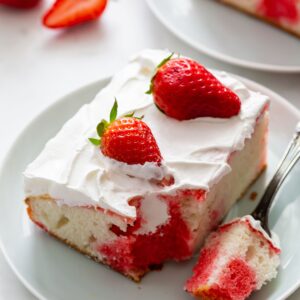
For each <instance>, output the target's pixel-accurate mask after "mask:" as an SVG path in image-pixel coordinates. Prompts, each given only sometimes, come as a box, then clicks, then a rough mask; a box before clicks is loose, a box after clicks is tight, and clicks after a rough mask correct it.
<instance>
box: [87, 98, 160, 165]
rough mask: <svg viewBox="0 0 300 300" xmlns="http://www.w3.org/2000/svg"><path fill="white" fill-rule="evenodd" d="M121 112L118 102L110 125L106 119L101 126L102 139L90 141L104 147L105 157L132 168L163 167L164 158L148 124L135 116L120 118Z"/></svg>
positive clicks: (99, 127) (102, 148)
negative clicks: (153, 164)
mask: <svg viewBox="0 0 300 300" xmlns="http://www.w3.org/2000/svg"><path fill="white" fill-rule="evenodd" d="M117 111H118V103H117V101H115V103H114V106H113V108H112V110H111V112H110V122H107V121H106V120H102V121H101V122H100V123H99V124H98V125H97V133H98V135H99V137H100V139H95V138H90V139H89V140H90V142H91V143H92V144H94V145H95V146H100V149H101V151H102V153H103V155H105V156H108V157H110V158H112V159H115V160H118V161H121V162H124V163H127V164H129V165H133V164H141V165H143V164H145V163H146V162H155V163H158V164H160V163H161V161H162V156H161V154H160V150H159V148H158V145H157V143H156V140H155V138H154V136H153V134H152V132H151V129H150V128H149V127H148V125H147V124H146V123H145V122H143V121H142V120H141V118H136V117H134V116H133V114H131V115H128V116H125V117H121V118H119V119H116V117H117Z"/></svg>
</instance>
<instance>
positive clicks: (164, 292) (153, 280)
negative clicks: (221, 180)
mask: <svg viewBox="0 0 300 300" xmlns="http://www.w3.org/2000/svg"><path fill="white" fill-rule="evenodd" d="M107 82H108V79H105V80H102V81H99V82H96V83H93V84H91V85H89V86H86V87H83V88H81V89H79V90H77V91H75V92H73V93H72V94H70V95H67V96H66V97H64V98H62V99H61V100H59V101H58V102H56V103H55V104H54V105H52V106H50V107H49V108H48V109H47V110H45V111H44V112H43V113H41V114H40V115H39V116H38V117H37V118H35V119H34V120H33V121H32V122H31V124H29V125H28V126H27V128H25V130H24V131H23V133H22V134H21V135H20V136H19V137H18V138H17V140H16V142H15V144H14V145H13V147H12V148H11V150H10V151H9V153H8V155H7V157H6V159H5V161H4V165H3V167H2V171H1V172H0V194H1V202H0V240H1V244H2V249H3V252H4V255H5V257H6V259H7V260H8V262H9V264H10V265H11V267H12V268H13V270H14V272H15V273H16V274H17V276H18V277H19V278H20V280H21V281H22V282H23V283H24V284H25V285H26V286H27V288H28V289H29V290H30V291H31V292H32V293H33V294H35V295H36V296H37V297H39V298H41V299H51V300H52V299H55V300H58V299H59V300H62V299H64V300H66V299H72V300H77V299H78V300H82V299H89V300H93V299H97V300H99V299H103V300H106V299H110V300H114V299H118V300H119V299H124V300H125V299H128V300H129V299H130V300H137V299H141V298H143V299H144V300H150V299H151V300H152V299H164V300H177V299H178V300H179V299H191V298H190V296H188V295H187V294H186V293H185V292H183V289H182V287H183V284H184V282H185V280H186V279H187V278H188V277H189V276H190V274H191V270H192V266H193V264H194V263H195V259H194V260H193V261H190V262H184V263H180V264H176V263H167V264H166V265H165V267H164V268H163V270H162V271H160V272H152V273H150V274H148V275H147V276H145V278H144V279H143V281H142V283H140V284H136V283H134V282H132V281H130V280H129V279H127V278H125V277H123V276H122V275H120V274H118V273H116V272H114V271H112V270H110V269H108V268H107V267H105V266H103V265H99V264H97V263H95V262H92V261H91V260H89V259H87V258H86V257H85V256H83V255H81V254H79V253H77V252H75V251H74V250H71V249H69V248H68V247H66V246H65V245H63V244H62V243H60V242H58V241H57V240H55V239H53V238H51V237H49V236H48V235H47V234H45V233H44V232H42V231H41V230H39V229H38V228H36V227H35V226H34V225H33V224H32V223H31V222H30V221H29V219H28V217H27V215H26V212H25V205H24V203H23V201H22V199H23V191H22V171H23V170H24V169H25V167H26V165H27V164H28V163H29V162H30V161H32V160H33V159H34V158H35V157H36V155H37V154H38V153H39V152H40V151H41V149H42V148H43V145H44V144H45V142H46V141H47V140H48V139H49V138H50V137H52V136H53V135H54V134H55V133H56V132H57V131H58V130H59V128H60V127H61V125H62V124H63V123H64V122H65V121H66V120H68V118H70V117H71V116H72V115H73V114H74V113H75V112H76V111H77V110H78V108H79V107H80V106H81V105H83V104H84V103H87V102H89V101H91V99H92V98H93V96H94V95H95V94H96V92H97V91H98V90H99V89H101V88H102V87H103V86H104V85H105V84H106V83H107ZM244 82H245V83H246V84H247V85H248V86H249V87H250V88H252V89H254V90H258V91H261V92H263V93H265V94H267V95H269V96H270V98H271V99H272V109H271V128H270V159H269V162H270V167H269V169H268V172H267V174H265V175H264V176H262V177H261V178H260V179H259V181H258V182H257V183H256V185H255V186H254V187H252V189H251V190H252V191H253V190H255V191H258V192H259V193H260V194H261V191H262V189H263V188H264V186H265V180H266V177H267V176H270V174H271V173H272V170H273V169H274V167H275V164H276V162H277V161H278V159H279V157H280V156H281V154H282V152H283V150H284V148H285V147H286V145H287V143H288V141H289V139H290V137H291V135H292V132H293V130H294V127H295V124H296V122H297V121H298V120H300V114H299V112H298V111H297V110H296V109H295V108H294V107H293V106H291V105H290V104H289V103H288V102H287V101H285V100H284V99H282V98H281V97H280V96H278V95H276V94H274V93H273V92H271V91H270V90H268V89H266V88H263V87H262V86H259V85H258V84H256V83H253V82H250V81H248V80H244ZM266 175H267V176H266ZM299 176H300V168H299V167H298V168H296V169H295V170H294V171H293V173H292V174H291V176H290V177H289V178H288V180H287V181H286V184H285V185H284V187H283V188H282V190H281V193H280V194H279V195H278V197H277V201H276V203H275V206H274V208H273V210H272V215H271V225H272V227H274V229H275V231H276V232H277V233H278V234H279V236H280V238H281V241H282V245H283V254H282V266H281V268H280V272H279V276H278V278H277V279H276V280H274V281H272V283H270V284H268V285H267V286H266V287H264V288H263V289H262V290H261V291H260V292H258V293H256V294H255V295H253V297H252V298H251V299H252V300H254V299H256V300H262V299H268V300H279V299H284V298H285V297H286V296H287V295H289V294H290V293H292V292H293V291H294V290H295V289H296V288H297V287H298V286H299V285H300V274H299V265H300V243H299V242H298V241H299V228H300V218H299V215H300V201H299V200H300V199H297V198H299V180H298V179H297V178H299ZM255 205H256V203H254V202H253V201H250V200H249V195H246V196H245V199H244V200H243V201H240V202H239V203H238V204H237V205H236V206H235V207H234V208H233V209H232V211H231V216H233V215H237V214H241V213H243V212H249V211H250V210H252V208H253V206H255Z"/></svg>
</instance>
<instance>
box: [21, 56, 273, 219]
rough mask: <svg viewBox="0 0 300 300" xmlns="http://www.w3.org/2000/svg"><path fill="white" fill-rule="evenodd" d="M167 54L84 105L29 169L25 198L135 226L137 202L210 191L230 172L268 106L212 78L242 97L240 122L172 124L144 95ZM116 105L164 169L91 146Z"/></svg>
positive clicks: (139, 61)
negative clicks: (145, 135) (43, 198)
mask: <svg viewBox="0 0 300 300" xmlns="http://www.w3.org/2000/svg"><path fill="white" fill-rule="evenodd" d="M169 53H170V52H168V51H162V50H144V51H142V52H141V53H139V54H138V55H136V56H135V57H133V59H132V60H131V61H130V63H129V64H128V65H127V66H126V67H125V68H124V69H122V70H121V71H120V72H118V73H117V74H116V75H115V76H114V77H113V78H112V80H111V82H110V83H109V84H108V85H107V86H106V87H105V88H104V89H102V90H101V91H100V92H99V94H98V95H97V96H96V97H95V99H94V100H93V101H92V102H91V103H90V104H86V105H84V106H83V107H82V108H81V109H80V110H79V111H78V112H77V113H76V114H75V116H74V117H73V118H71V119H70V120H69V121H68V122H67V123H66V124H65V125H64V126H63V128H62V129H61V130H60V131H59V133H58V134H57V135H56V136H55V137H54V138H53V139H51V140H50V141H49V142H48V143H47V144H46V146H45V148H44V149H43V151H42V152H41V154H40V155H39V156H38V157H37V158H36V160H34V161H33V162H32V163H31V164H30V165H29V166H28V167H27V169H26V171H25V172H24V177H25V193H26V195H27V196H31V195H41V194H49V195H50V196H51V197H53V198H55V199H57V201H58V203H60V204H67V205H69V206H77V205H79V206H99V207H101V208H103V209H104V210H111V211H114V212H116V213H118V214H120V215H123V216H124V217H129V218H135V217H136V209H135V207H134V206H131V205H129V204H128V201H129V200H130V199H131V198H132V197H135V196H142V197H145V198H146V197H155V196H156V195H158V194H161V193H176V191H177V190H178V189H186V188H191V189H204V190H207V191H208V190H209V189H210V188H211V187H212V186H213V185H214V184H216V183H217V182H218V181H219V180H220V179H221V178H222V177H223V176H224V175H226V174H227V173H228V172H230V166H229V165H228V163H227V159H228V157H229V155H230V154H231V153H232V152H233V151H236V150H241V149H243V147H244V143H245V140H246V139H247V138H250V137H251V135H252V133H253V131H254V126H255V123H256V119H257V117H258V116H259V115H260V114H261V112H262V110H263V109H264V107H265V105H266V104H267V103H268V98H267V97H266V96H264V95H262V94H260V93H257V92H254V91H250V90H249V89H248V88H247V87H246V86H245V85H244V84H243V83H241V82H239V81H238V80H237V79H235V78H234V77H232V76H230V75H228V74H226V73H224V72H213V74H214V75H215V76H216V77H217V78H218V79H219V80H220V81H221V82H222V83H223V84H224V85H226V86H227V87H229V88H230V89H232V90H233V91H234V92H235V93H236V94H237V95H238V96H239V97H240V99H241V103H242V106H241V112H240V114H239V115H238V116H235V117H232V118H230V119H218V118H197V119H193V120H187V121H178V120H175V119H172V118H169V117H168V116H166V115H165V114H163V113H161V112H160V111H159V110H158V109H157V108H156V106H155V105H154V104H153V96H152V95H147V94H145V91H147V90H148V88H149V83H150V80H151V77H152V76H153V74H154V72H155V69H156V66H157V65H158V64H159V63H160V62H161V61H162V59H164V58H165V57H166V56H168V55H169ZM115 97H116V98H117V100H118V104H119V116H120V115H124V114H127V113H130V112H133V111H134V112H135V115H137V116H141V115H144V119H143V120H144V122H146V123H147V125H148V126H149V127H150V128H151V130H152V133H153V135H154V137H155V139H156V141H157V144H158V146H159V148H160V151H161V154H162V156H163V159H164V161H163V164H162V166H161V167H158V166H157V165H155V164H153V163H147V164H145V165H143V166H140V165H126V164H124V163H120V162H116V161H114V160H111V159H108V158H106V157H104V156H103V155H102V153H101V151H100V150H99V148H98V147H95V146H94V145H92V144H91V143H90V142H89V141H88V138H89V137H96V136H97V135H96V125H97V124H98V122H99V121H100V120H101V119H103V118H107V117H108V116H109V112H110V109H111V107H112V106H113V102H114V98H115ZM165 175H172V176H173V177H174V179H175V182H174V184H173V185H171V186H168V187H162V186H159V185H157V184H156V183H155V180H153V179H156V180H160V179H162V178H163V177H164V176H165ZM153 209H154V208H153Z"/></svg>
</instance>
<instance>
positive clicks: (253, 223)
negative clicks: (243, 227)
mask: <svg viewBox="0 0 300 300" xmlns="http://www.w3.org/2000/svg"><path fill="white" fill-rule="evenodd" d="M240 220H241V221H248V222H249V224H250V226H251V227H252V228H253V229H254V230H257V231H259V232H261V234H262V235H263V237H264V238H265V239H266V240H268V241H269V242H270V243H271V244H272V245H273V246H274V247H275V248H278V249H280V242H279V238H278V236H277V235H276V234H275V233H274V232H272V238H271V237H270V236H269V235H268V234H267V233H266V231H265V230H264V229H263V228H262V226H261V222H260V221H258V220H256V219H254V218H253V217H252V216H251V215H246V216H244V217H242V218H241V219H240Z"/></svg>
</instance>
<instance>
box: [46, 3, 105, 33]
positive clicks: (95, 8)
mask: <svg viewBox="0 0 300 300" xmlns="http://www.w3.org/2000/svg"><path fill="white" fill-rule="evenodd" d="M106 4H107V0H56V2H55V3H54V5H53V7H52V8H51V9H50V10H49V11H48V12H47V13H46V15H45V16H44V18H43V24H44V25H45V26H47V27H49V28H63V27H69V26H73V25H77V24H80V23H83V22H87V21H91V20H95V19H97V18H99V17H100V16H101V14H102V13H103V11H104V9H105V7H106Z"/></svg>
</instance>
